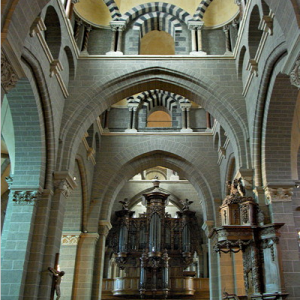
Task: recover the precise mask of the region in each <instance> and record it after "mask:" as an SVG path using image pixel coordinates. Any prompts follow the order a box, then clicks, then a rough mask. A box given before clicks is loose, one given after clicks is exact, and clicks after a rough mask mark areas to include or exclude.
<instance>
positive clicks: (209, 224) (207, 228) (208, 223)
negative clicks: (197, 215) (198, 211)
mask: <svg viewBox="0 0 300 300" xmlns="http://www.w3.org/2000/svg"><path fill="white" fill-rule="evenodd" d="M214 224H215V222H214V221H211V220H208V221H204V222H203V225H202V229H203V230H204V232H205V234H206V236H208V235H209V233H210V231H211V230H212V229H213V227H214Z"/></svg>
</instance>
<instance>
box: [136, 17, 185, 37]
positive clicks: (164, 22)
mask: <svg viewBox="0 0 300 300" xmlns="http://www.w3.org/2000/svg"><path fill="white" fill-rule="evenodd" d="M133 29H134V30H140V32H141V37H143V36H144V35H146V34H147V33H148V32H150V31H152V30H158V31H161V30H162V31H166V32H167V33H169V34H170V35H171V36H173V37H174V38H175V33H176V31H182V27H181V24H180V22H179V21H178V19H177V18H176V17H174V16H172V15H170V14H167V13H161V12H153V13H148V14H146V15H143V16H141V17H139V18H138V19H137V20H136V22H135V23H134V25H133Z"/></svg>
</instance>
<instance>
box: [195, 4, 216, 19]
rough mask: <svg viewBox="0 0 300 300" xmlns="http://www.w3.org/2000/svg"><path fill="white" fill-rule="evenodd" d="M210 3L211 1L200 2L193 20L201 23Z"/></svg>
mask: <svg viewBox="0 0 300 300" xmlns="http://www.w3.org/2000/svg"><path fill="white" fill-rule="evenodd" d="M212 2H213V0H202V1H201V2H200V4H199V6H198V8H197V10H196V12H195V14H194V16H193V18H194V20H197V21H201V20H202V19H203V17H204V14H205V12H206V10H207V8H208V7H209V5H210V3H212Z"/></svg>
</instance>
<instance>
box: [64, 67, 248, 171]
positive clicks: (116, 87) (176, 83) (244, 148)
mask: <svg viewBox="0 0 300 300" xmlns="http://www.w3.org/2000/svg"><path fill="white" fill-rule="evenodd" d="M184 71H185V70H182V69H172V70H170V69H166V68H162V67H151V68H146V69H143V70H137V71H134V72H129V73H128V72H126V71H123V72H124V74H122V75H120V72H118V73H116V74H115V79H114V80H110V79H111V78H113V77H114V76H113V75H112V76H109V77H108V78H107V77H106V78H105V79H104V78H102V79H100V81H99V82H96V83H95V84H93V85H91V86H90V87H89V88H88V90H86V92H83V93H82V94H79V93H78V94H77V95H74V103H76V104H75V105H74V106H73V108H74V110H73V113H72V114H71V115H68V118H67V120H66V123H65V124H64V125H63V129H62V131H61V139H62V140H64V141H66V142H65V148H64V149H65V151H64V149H62V150H61V151H62V153H63V154H62V161H63V164H62V165H61V166H60V168H63V169H65V170H68V169H70V170H72V168H73V162H72V160H70V159H69V158H70V157H72V155H73V154H72V148H73V147H75V148H76V149H77V148H78V145H79V143H80V141H81V138H82V136H83V135H84V133H85V131H86V130H87V128H88V127H89V126H90V124H91V122H92V120H95V119H96V118H97V117H98V116H99V115H100V114H101V113H102V112H103V111H105V110H106V109H107V108H109V107H110V106H111V105H112V104H114V103H116V102H117V101H118V100H120V99H125V98H127V97H128V96H131V95H133V94H137V93H139V92H140V91H142V90H148V89H149V90H151V89H156V88H158V89H160V88H161V89H166V90H169V91H170V92H173V93H177V94H181V95H184V96H185V97H186V98H188V99H193V101H194V102H195V103H198V104H199V105H201V106H202V107H203V108H204V109H205V110H206V111H208V112H209V113H211V114H212V115H213V116H214V117H215V118H216V119H217V120H218V121H219V122H220V124H221V125H222V127H223V128H224V130H225V131H226V132H227V134H228V137H229V139H230V140H231V142H232V145H233V149H234V151H235V153H236V156H237V164H238V166H240V167H241V166H243V167H244V168H248V167H249V164H250V159H249V148H248V147H249V144H248V142H247V140H248V136H249V134H248V129H247V125H246V123H247V122H246V120H247V116H246V113H245V112H244V113H243V102H241V101H243V100H242V99H241V98H239V97H241V96H240V94H234V95H232V94H231V92H232V89H226V88H225V87H224V88H222V87H221V86H222V85H224V83H222V82H218V81H210V80H207V79H206V78H204V77H200V78H199V77H198V78H195V76H197V75H198V73H192V74H191V75H188V76H187V75H186V74H188V72H186V73H184ZM237 97H238V98H237ZM76 99H77V101H75V100H76ZM228 99H230V101H228ZM85 101H86V102H87V103H88V105H83V103H84V102H85ZM235 101H236V102H239V113H238V114H237V113H235V107H234V103H235ZM244 109H245V107H244ZM82 115H84V116H86V117H85V118H82ZM66 136H68V138H67V139H66V138H65V137H66ZM63 156H64V157H65V159H64V158H63Z"/></svg>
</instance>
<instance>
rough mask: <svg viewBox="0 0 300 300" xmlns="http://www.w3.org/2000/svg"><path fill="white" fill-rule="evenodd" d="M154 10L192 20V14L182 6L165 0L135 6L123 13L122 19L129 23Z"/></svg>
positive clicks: (184, 19) (185, 21) (185, 20)
mask: <svg viewBox="0 0 300 300" xmlns="http://www.w3.org/2000/svg"><path fill="white" fill-rule="evenodd" d="M153 12H162V13H167V14H169V15H172V16H174V17H176V18H177V19H178V20H180V21H182V22H184V23H186V24H187V22H188V21H189V20H192V16H191V15H190V14H189V13H188V12H186V11H185V10H183V9H182V8H180V7H178V6H176V5H174V4H170V3H164V2H151V3H145V4H141V5H138V6H135V7H133V8H132V9H131V10H129V11H128V12H126V13H125V14H123V15H122V17H121V19H122V20H124V21H126V23H127V24H128V23H130V22H132V21H133V20H135V19H137V18H139V17H140V16H144V15H145V14H148V13H153Z"/></svg>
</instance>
